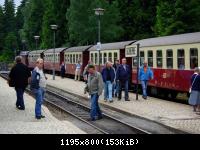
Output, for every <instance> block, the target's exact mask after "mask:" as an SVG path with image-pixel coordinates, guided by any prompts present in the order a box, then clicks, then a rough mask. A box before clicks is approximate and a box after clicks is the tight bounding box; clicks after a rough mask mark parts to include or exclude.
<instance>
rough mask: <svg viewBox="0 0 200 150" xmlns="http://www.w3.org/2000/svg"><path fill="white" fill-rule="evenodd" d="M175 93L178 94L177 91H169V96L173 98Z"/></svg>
mask: <svg viewBox="0 0 200 150" xmlns="http://www.w3.org/2000/svg"><path fill="white" fill-rule="evenodd" d="M177 94H178V93H177V92H174V91H171V93H170V95H171V98H173V99H175V98H176V96H177Z"/></svg>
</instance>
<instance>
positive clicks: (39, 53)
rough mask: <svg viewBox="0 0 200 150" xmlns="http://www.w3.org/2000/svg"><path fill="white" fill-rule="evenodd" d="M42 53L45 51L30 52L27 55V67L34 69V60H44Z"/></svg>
mask: <svg viewBox="0 0 200 150" xmlns="http://www.w3.org/2000/svg"><path fill="white" fill-rule="evenodd" d="M44 51H45V50H35V51H30V52H29V54H28V64H29V65H28V67H29V68H30V69H33V68H34V67H35V63H36V60H37V59H38V58H44Z"/></svg>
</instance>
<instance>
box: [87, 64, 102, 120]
mask: <svg viewBox="0 0 200 150" xmlns="http://www.w3.org/2000/svg"><path fill="white" fill-rule="evenodd" d="M88 72H89V75H88V83H87V86H88V92H89V94H90V95H91V111H90V119H89V120H90V121H95V120H96V119H101V118H102V113H101V110H100V107H99V104H98V99H99V96H100V95H101V94H102V91H103V80H102V76H101V74H100V73H99V72H97V71H96V70H95V67H94V65H88ZM96 117H97V118H96Z"/></svg>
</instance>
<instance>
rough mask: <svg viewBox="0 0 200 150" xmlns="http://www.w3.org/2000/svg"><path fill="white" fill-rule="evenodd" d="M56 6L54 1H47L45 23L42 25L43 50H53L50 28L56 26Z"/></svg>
mask: <svg viewBox="0 0 200 150" xmlns="http://www.w3.org/2000/svg"><path fill="white" fill-rule="evenodd" d="M54 10H55V9H54V5H53V2H52V0H45V12H44V16H43V23H42V38H41V40H42V46H41V47H42V48H51V47H52V46H53V45H52V43H53V42H52V39H53V38H51V37H52V33H53V32H52V31H51V28H50V25H51V24H55V22H56V20H55V19H56V18H55V12H54Z"/></svg>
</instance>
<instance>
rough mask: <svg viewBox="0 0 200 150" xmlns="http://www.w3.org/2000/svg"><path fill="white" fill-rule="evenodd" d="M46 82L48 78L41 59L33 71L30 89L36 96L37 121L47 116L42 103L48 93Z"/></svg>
mask: <svg viewBox="0 0 200 150" xmlns="http://www.w3.org/2000/svg"><path fill="white" fill-rule="evenodd" d="M46 80H47V77H46V76H45V74H44V72H43V59H41V58H39V59H38V60H37V61H36V67H35V69H34V70H33V71H32V76H31V85H30V88H31V90H32V92H33V93H34V95H35V99H36V102H35V118H36V119H41V118H45V116H43V115H42V110H41V109H42V108H41V107H42V103H43V100H44V94H45V91H46V89H45V88H46Z"/></svg>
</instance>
